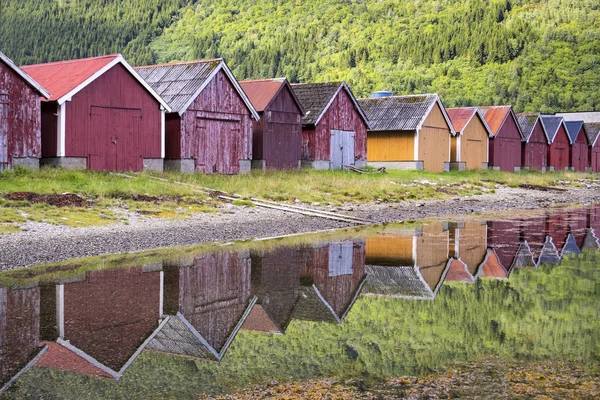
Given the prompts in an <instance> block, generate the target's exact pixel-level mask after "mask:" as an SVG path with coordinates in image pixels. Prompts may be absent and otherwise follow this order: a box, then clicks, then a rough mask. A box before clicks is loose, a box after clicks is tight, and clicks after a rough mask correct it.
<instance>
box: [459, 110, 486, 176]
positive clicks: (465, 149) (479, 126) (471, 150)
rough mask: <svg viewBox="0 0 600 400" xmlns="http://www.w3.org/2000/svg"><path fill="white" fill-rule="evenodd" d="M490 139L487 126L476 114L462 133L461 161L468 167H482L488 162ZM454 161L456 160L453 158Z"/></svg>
mask: <svg viewBox="0 0 600 400" xmlns="http://www.w3.org/2000/svg"><path fill="white" fill-rule="evenodd" d="M452 139H453V140H454V139H455V138H452ZM488 141H489V137H488V133H487V131H486V129H485V126H484V125H483V122H481V119H479V117H478V116H477V115H475V116H474V117H473V118H472V119H471V121H470V122H469V124H468V125H467V126H466V127H465V129H464V130H463V132H462V133H461V138H460V147H461V148H460V161H461V162H464V163H465V165H466V169H481V168H482V166H483V164H484V163H487V162H488V148H489V143H488ZM452 161H456V160H455V159H452Z"/></svg>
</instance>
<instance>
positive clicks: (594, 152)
mask: <svg viewBox="0 0 600 400" xmlns="http://www.w3.org/2000/svg"><path fill="white" fill-rule="evenodd" d="M583 129H584V130H585V135H586V136H587V139H588V146H589V147H588V160H589V171H590V172H600V140H598V138H600V123H584V124H583Z"/></svg>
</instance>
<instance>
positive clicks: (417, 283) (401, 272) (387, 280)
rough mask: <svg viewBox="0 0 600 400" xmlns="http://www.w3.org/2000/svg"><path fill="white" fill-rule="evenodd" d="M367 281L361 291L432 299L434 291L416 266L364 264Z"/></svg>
mask: <svg viewBox="0 0 600 400" xmlns="http://www.w3.org/2000/svg"><path fill="white" fill-rule="evenodd" d="M365 272H366V273H367V283H366V284H365V287H364V290H363V293H365V294H377V295H384V296H390V297H397V298H403V299H429V300H430V299H433V298H434V297H435V293H434V292H433V291H432V290H431V288H430V287H429V286H428V285H427V283H426V282H425V280H424V279H423V277H422V275H421V272H420V270H419V268H418V267H408V266H406V267H384V266H379V265H366V266H365Z"/></svg>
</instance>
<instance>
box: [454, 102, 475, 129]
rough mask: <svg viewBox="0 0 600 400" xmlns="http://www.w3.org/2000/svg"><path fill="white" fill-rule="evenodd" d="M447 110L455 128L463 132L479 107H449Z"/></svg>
mask: <svg viewBox="0 0 600 400" xmlns="http://www.w3.org/2000/svg"><path fill="white" fill-rule="evenodd" d="M446 112H447V113H448V117H450V121H452V126H454V130H455V131H456V132H462V131H463V129H465V127H466V126H467V124H468V123H469V121H471V119H472V118H473V117H474V116H475V114H476V113H477V109H476V108H475V107H464V108H447V109H446Z"/></svg>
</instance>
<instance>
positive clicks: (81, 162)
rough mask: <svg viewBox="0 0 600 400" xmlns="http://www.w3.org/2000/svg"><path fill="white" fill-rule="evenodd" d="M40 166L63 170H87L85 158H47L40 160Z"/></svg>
mask: <svg viewBox="0 0 600 400" xmlns="http://www.w3.org/2000/svg"><path fill="white" fill-rule="evenodd" d="M40 166H42V167H43V166H48V167H54V168H65V169H87V158H85V157H49V158H42V159H41V160H40Z"/></svg>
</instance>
